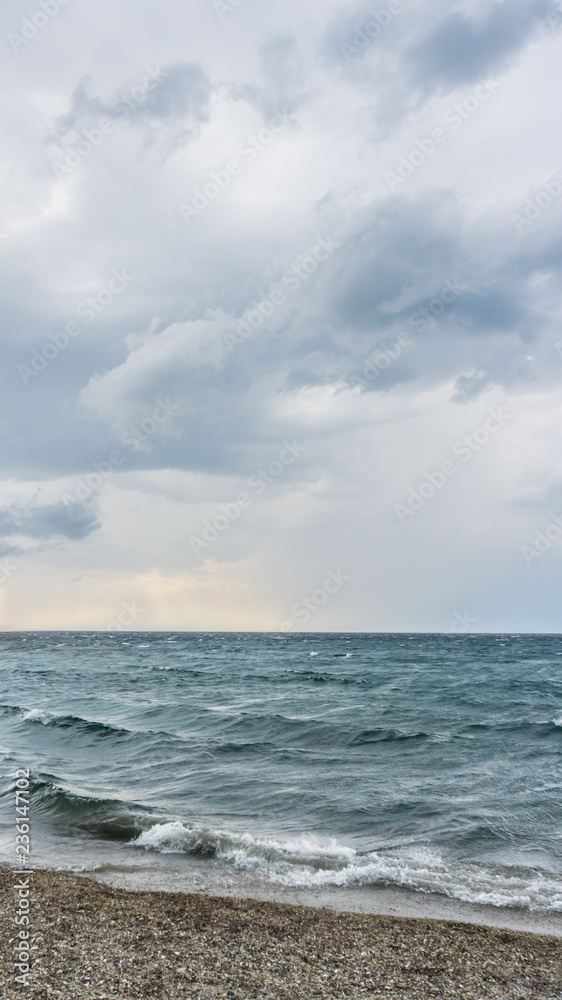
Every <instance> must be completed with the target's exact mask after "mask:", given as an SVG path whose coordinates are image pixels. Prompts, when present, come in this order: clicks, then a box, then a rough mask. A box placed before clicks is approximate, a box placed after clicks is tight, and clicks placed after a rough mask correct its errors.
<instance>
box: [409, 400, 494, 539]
mask: <svg viewBox="0 0 562 1000" xmlns="http://www.w3.org/2000/svg"><path fill="white" fill-rule="evenodd" d="M505 405H506V404H505V403H502V404H501V405H499V406H497V407H496V408H492V407H490V409H489V410H488V416H487V417H486V419H485V420H484V422H483V423H482V425H481V426H480V427H477V428H476V430H474V431H472V433H471V434H465V435H464V437H462V438H459V440H458V441H455V443H454V445H453V447H452V452H453V455H455V457H456V458H460V460H461V462H462V463H463V464H466V463H467V462H470V461H471V460H472V459H473V458H474V456H475V455H476V454H477V452H479V451H480V450H481V449H482V448H484V447H485V445H487V444H488V442H489V441H490V440H491V439H492V438H493V436H494V435H495V434H497V433H498V431H499V430H501V428H502V427H504V426H505V424H506V423H507V421H508V420H510V419H511V416H510V414H508V413H505V411H504V406H505ZM459 471H460V467H459V466H458V465H457V464H456V463H455V462H453V461H452V460H451V459H445V461H444V462H441V465H440V466H439V467H438V468H437V469H435V470H434V471H431V472H426V473H425V479H423V480H422V482H421V483H419V484H418V485H417V486H416V487H415V488H414V487H410V489H409V490H408V498H407V500H406V502H405V503H403V504H401V503H396V504H394V512H395V514H396V516H397V518H398V520H399V522H400V524H405V522H406V520H407V518H409V517H413V516H414V514H417V512H418V511H419V510H421V509H422V507H425V505H426V503H427V501H428V500H431V499H432V497H434V496H435V495H436V493H438V492H439V490H442V489H443V487H444V486H445V484H446V482H447V481H448V480H449V479H451V478H452V477H453V476H456V475H457V473H458V472H459Z"/></svg>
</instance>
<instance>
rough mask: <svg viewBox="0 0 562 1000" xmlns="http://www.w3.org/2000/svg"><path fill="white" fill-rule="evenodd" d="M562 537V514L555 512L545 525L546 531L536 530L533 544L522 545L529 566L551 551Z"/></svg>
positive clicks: (524, 557)
mask: <svg viewBox="0 0 562 1000" xmlns="http://www.w3.org/2000/svg"><path fill="white" fill-rule="evenodd" d="M561 539H562V515H561V514H553V516H552V518H551V520H550V521H549V523H548V525H547V526H546V527H545V529H544V531H540V529H538V528H537V529H536V530H535V539H534V542H533V544H532V545H522V546H521V555H522V556H523V559H524V560H525V562H526V563H527V566H531V565H532V564H533V562H534V561H535V559H542V557H543V556H544V554H545V552H550V550H551V549H552V548H554V546H555V545H557V544H558V542H560V540H561Z"/></svg>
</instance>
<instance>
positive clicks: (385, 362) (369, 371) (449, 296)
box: [344, 278, 468, 393]
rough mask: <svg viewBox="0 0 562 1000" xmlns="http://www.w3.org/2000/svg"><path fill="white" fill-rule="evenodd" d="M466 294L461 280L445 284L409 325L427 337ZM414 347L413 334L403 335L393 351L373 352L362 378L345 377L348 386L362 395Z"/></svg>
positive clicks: (364, 366) (418, 310) (414, 316)
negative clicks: (427, 332)
mask: <svg viewBox="0 0 562 1000" xmlns="http://www.w3.org/2000/svg"><path fill="white" fill-rule="evenodd" d="M467 291H468V288H466V287H465V286H464V285H461V284H459V281H458V278H455V279H454V280H453V281H446V282H445V283H444V286H443V288H442V289H441V291H440V292H439V293H438V294H437V295H436V296H435V298H433V299H430V301H429V303H428V305H427V306H419V307H418V308H417V309H416V311H415V312H413V313H412V315H411V316H410V317H409V319H408V323H409V324H410V326H413V327H414V328H415V329H416V330H417V331H418V332H420V333H425V331H426V330H427V329H428V327H429V326H430V324H431V323H433V322H435V320H437V319H439V317H440V316H443V314H444V313H445V311H446V309H447V307H448V306H451V305H453V304H454V303H455V302H456V300H457V299H458V298H460V297H461V295H464V293H465V292H467ZM413 343H414V340H413V338H412V337H411V336H410V334H409V333H407V332H404V331H403V332H402V333H400V334H399V335H398V337H397V339H396V340H395V342H394V344H391V346H390V347H387V348H384V349H383V348H375V349H374V350H373V351H371V352H370V353H369V354H368V355H367V358H366V359H365V364H364V365H363V370H362V372H361V374H359V373H357V372H356V373H354V374H353V375H346V376H344V380H345V382H346V383H347V384H348V385H349V386H351V388H352V389H355V390H356V391H357V393H361V391H362V390H364V389H367V388H368V386H369V385H372V384H373V382H375V381H376V380H377V379H378V378H379V377H380V374H381V372H383V371H385V370H386V369H387V368H390V366H391V365H392V363H393V362H394V361H396V360H397V359H398V358H399V357H400V356H401V355H402V353H403V351H404V350H405V349H406V348H407V347H410V346H411V345H412V344H413Z"/></svg>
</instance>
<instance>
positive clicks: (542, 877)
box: [131, 821, 562, 912]
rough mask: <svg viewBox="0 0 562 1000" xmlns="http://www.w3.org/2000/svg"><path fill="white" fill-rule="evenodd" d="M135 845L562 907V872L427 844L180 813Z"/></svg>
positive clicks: (284, 876) (348, 880)
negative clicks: (184, 818) (227, 827)
mask: <svg viewBox="0 0 562 1000" xmlns="http://www.w3.org/2000/svg"><path fill="white" fill-rule="evenodd" d="M131 846H134V847H140V848H144V849H145V850H151V851H158V852H160V853H165V854H169V853H172V854H178V853H179V854H194V855H201V856H206V857H214V858H216V859H217V860H220V861H225V862H227V863H229V864H231V865H233V866H234V867H235V868H238V869H244V870H247V871H252V872H254V873H256V874H258V875H261V876H264V877H265V878H266V879H267V880H268V881H270V882H273V883H277V884H280V885H284V886H287V887H291V888H309V889H313V888H316V889H318V888H322V887H328V886H339V887H353V886H376V885H385V886H400V887H403V888H408V889H412V890H414V891H416V892H424V893H438V894H440V895H444V896H449V897H450V898H453V899H458V900H461V901H463V902H467V903H477V904H486V905H491V906H496V907H520V908H524V909H527V910H531V911H536V912H562V878H561V877H557V876H556V875H552V874H550V873H548V872H541V871H537V870H535V869H525V868H516V867H515V866H499V865H487V864H481V863H478V862H465V861H455V860H451V859H444V858H443V857H442V856H441V854H440V853H439V852H438V851H436V850H435V849H432V848H428V847H409V848H408V849H406V850H404V849H402V850H386V851H385V850H378V851H370V852H367V853H361V852H359V851H356V850H355V849H354V848H352V847H349V846H346V845H344V844H339V843H337V841H336V840H335V839H332V840H329V841H326V842H322V841H321V840H319V839H318V838H316V837H313V836H301V837H295V838H292V839H289V840H286V841H279V840H273V839H259V838H256V837H253V836H252V835H251V834H249V833H245V834H233V833H229V832H226V831H214V830H209V829H204V828H196V827H188V826H185V825H184V824H183V823H181V822H179V821H175V822H168V823H156V824H155V825H154V826H152V827H151V828H150V829H147V830H145V831H143V833H141V834H140V835H139V836H138V837H137V838H135V839H134V840H133V841H132V845H131Z"/></svg>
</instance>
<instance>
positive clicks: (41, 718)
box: [22, 708, 55, 726]
mask: <svg viewBox="0 0 562 1000" xmlns="http://www.w3.org/2000/svg"><path fill="white" fill-rule="evenodd" d="M54 718H55V716H54V715H52V714H51V712H46V711H45V710H44V709H43V708H30V709H29V710H28V711H25V712H23V714H22V719H23V721H24V722H42V723H43V725H44V726H46V725H47V723H49V722H52V721H53V719H54Z"/></svg>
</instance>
